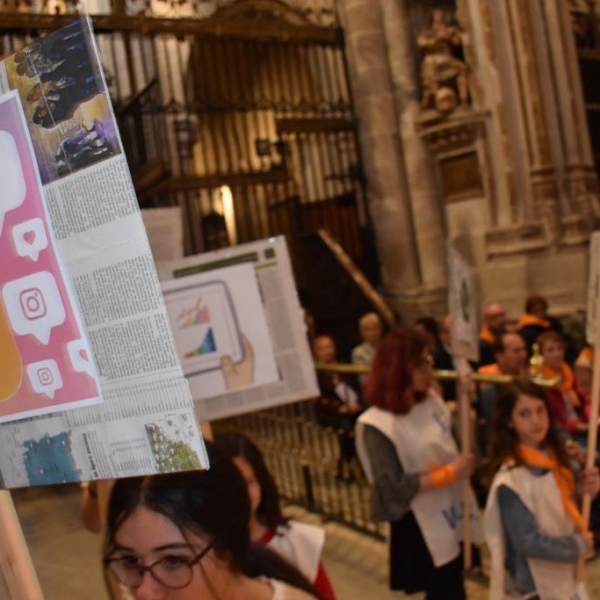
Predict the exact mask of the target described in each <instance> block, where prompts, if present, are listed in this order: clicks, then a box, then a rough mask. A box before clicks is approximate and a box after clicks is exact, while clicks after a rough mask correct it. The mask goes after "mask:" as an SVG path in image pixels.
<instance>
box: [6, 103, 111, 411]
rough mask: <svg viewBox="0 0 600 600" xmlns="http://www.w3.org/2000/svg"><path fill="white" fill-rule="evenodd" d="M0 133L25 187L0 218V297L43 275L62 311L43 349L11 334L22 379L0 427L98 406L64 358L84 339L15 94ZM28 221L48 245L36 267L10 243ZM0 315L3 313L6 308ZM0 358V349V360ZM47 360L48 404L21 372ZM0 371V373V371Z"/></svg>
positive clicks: (90, 383)
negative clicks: (51, 382) (50, 372)
mask: <svg viewBox="0 0 600 600" xmlns="http://www.w3.org/2000/svg"><path fill="white" fill-rule="evenodd" d="M0 131H7V132H8V133H10V134H11V135H12V137H13V138H14V140H15V142H16V145H17V149H18V153H19V157H20V160H21V167H22V169H23V173H24V176H25V182H26V196H25V200H24V202H23V203H22V204H21V205H20V206H19V207H18V208H15V209H14V210H9V211H8V212H7V213H6V214H5V217H4V224H3V227H2V232H1V234H0V292H1V291H3V290H4V288H5V286H6V284H7V283H8V282H10V281H13V280H15V279H20V278H22V277H26V276H28V275H32V274H34V273H38V272H41V271H48V272H50V273H52V275H53V276H54V279H55V281H56V283H57V286H58V291H59V294H60V298H61V300H62V305H63V307H64V311H65V319H64V322H63V323H62V324H60V325H58V326H56V327H53V328H52V329H51V334H50V341H49V343H48V344H47V345H44V344H43V343H42V342H41V341H40V340H39V339H38V338H37V337H35V336H34V335H31V334H28V335H18V334H17V333H15V332H14V331H13V337H14V340H15V342H16V345H17V348H18V351H19V353H20V356H21V363H22V378H21V385H20V387H19V388H18V389H17V391H16V393H15V394H14V395H13V396H11V397H10V398H8V399H2V398H0V422H2V421H9V420H15V419H19V418H23V417H26V416H31V415H35V414H44V413H49V412H53V411H57V410H64V409H69V408H76V407H77V406H81V405H82V404H95V403H98V402H101V401H102V399H101V397H100V390H99V386H98V382H97V379H96V378H95V377H93V376H90V375H88V374H87V373H85V372H77V371H75V369H74V368H73V366H72V364H71V360H70V357H69V354H68V352H67V343H68V342H71V341H73V340H80V339H82V338H83V339H85V337H84V335H83V333H82V330H81V328H80V325H79V323H78V320H77V319H76V317H75V312H74V307H73V306H74V304H73V300H72V298H71V297H70V294H69V293H68V291H67V287H66V285H65V276H64V275H63V269H62V267H61V265H60V262H59V259H58V256H57V251H56V248H55V246H54V242H53V238H52V236H51V234H50V227H49V223H48V219H47V215H46V212H45V210H44V204H43V202H44V200H43V195H42V192H41V190H40V182H39V176H38V172H37V169H36V165H35V162H34V158H33V156H34V155H33V149H32V147H31V143H30V141H29V137H28V130H27V126H26V123H25V121H24V117H23V113H22V109H21V106H20V100H19V98H18V96H17V95H16V94H15V93H12V94H10V95H6V96H4V98H2V99H0ZM6 169H7V164H6V162H5V164H4V165H3V156H2V155H0V207H2V206H3V205H2V179H3V175H2V173H3V172H4V173H6ZM4 209H5V206H4V207H3V210H4ZM34 218H39V219H41V220H42V222H43V223H44V228H45V232H46V237H47V239H48V245H47V247H46V248H45V249H43V250H42V251H41V252H40V254H39V257H38V259H37V261H34V260H33V259H32V258H30V257H28V256H19V254H18V253H17V250H16V247H15V243H14V241H13V228H14V227H15V226H16V225H19V224H21V223H23V222H25V221H29V220H30V219H34ZM0 302H1V303H3V304H4V299H3V296H2V293H0ZM75 306H76V305H75ZM4 309H5V312H6V313H8V311H7V310H6V306H4ZM0 318H1V316H0ZM9 323H10V320H9ZM86 347H87V346H86ZM1 353H2V352H1V349H0V356H1ZM82 356H88V357H89V359H90V361H91V354H90V353H89V347H87V350H86V351H84V352H83V353H82ZM47 359H53V360H55V361H56V363H57V365H58V369H59V371H60V377H61V378H62V387H61V388H60V389H57V390H56V391H55V395H54V398H49V397H48V396H47V395H46V394H44V393H36V392H35V391H34V389H33V387H32V386H31V383H30V381H29V377H28V375H27V369H26V366H27V365H28V364H30V363H34V362H38V361H42V360H47ZM91 365H93V362H91ZM0 368H2V366H1V365H0ZM91 368H92V369H93V372H94V373H96V371H95V368H94V367H93V366H92V367H91Z"/></svg>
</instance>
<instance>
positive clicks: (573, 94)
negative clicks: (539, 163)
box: [531, 0, 598, 244]
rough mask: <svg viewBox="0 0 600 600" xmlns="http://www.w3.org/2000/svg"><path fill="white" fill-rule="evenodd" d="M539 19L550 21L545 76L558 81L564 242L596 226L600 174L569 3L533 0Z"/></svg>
mask: <svg viewBox="0 0 600 600" xmlns="http://www.w3.org/2000/svg"><path fill="white" fill-rule="evenodd" d="M531 10H532V13H533V17H534V20H535V21H536V22H537V21H538V19H539V20H540V23H541V24H542V25H545V28H544V31H543V34H541V35H540V36H539V37H540V42H541V44H540V46H541V47H540V49H539V50H540V54H543V53H545V54H546V55H547V56H548V60H547V62H548V70H547V72H546V73H545V74H544V77H548V79H549V81H550V82H553V83H554V87H553V89H551V90H549V93H548V94H546V101H547V103H549V104H551V105H552V106H556V107H558V109H559V111H557V113H558V112H559V114H560V119H557V121H558V123H557V130H558V135H557V136H556V145H554V144H553V148H555V147H556V148H557V150H558V152H557V154H558V156H557V160H559V161H560V162H559V165H558V168H559V169H560V172H561V174H562V177H563V182H564V185H563V189H564V197H563V206H562V208H563V213H564V215H565V217H564V219H563V230H564V235H563V239H562V243H563V244H573V243H575V244H576V243H581V242H586V241H587V237H588V235H589V232H590V231H591V229H592V228H593V225H594V219H593V213H594V208H597V203H598V178H597V175H596V171H595V168H594V162H593V156H592V149H591V143H590V136H589V130H588V125H587V115H586V110H585V101H584V97H583V89H582V83H581V76H580V73H579V60H578V56H577V48H576V43H575V36H574V34H573V31H572V28H571V25H570V23H571V19H570V14H569V6H568V2H565V1H564V0H549V1H543V2H542V1H541V0H537V2H534V3H532V5H531Z"/></svg>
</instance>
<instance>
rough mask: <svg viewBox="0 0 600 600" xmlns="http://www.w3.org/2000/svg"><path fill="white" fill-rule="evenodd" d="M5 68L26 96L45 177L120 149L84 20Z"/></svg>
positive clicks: (25, 51) (10, 80)
mask: <svg viewBox="0 0 600 600" xmlns="http://www.w3.org/2000/svg"><path fill="white" fill-rule="evenodd" d="M3 68H4V69H5V70H6V78H7V80H8V84H9V86H10V88H11V89H16V90H18V92H19V95H20V97H21V100H22V103H23V110H24V112H25V118H26V120H27V123H28V125H29V131H30V134H31V137H32V138H33V140H34V148H35V152H36V157H37V161H38V165H39V169H40V177H41V179H42V183H44V184H46V183H50V182H52V181H55V180H56V179H59V178H61V177H65V176H67V175H70V174H71V173H74V172H76V171H79V170H80V169H83V168H84V167H88V166H90V165H92V164H95V163H97V162H99V161H101V160H104V159H106V158H110V157H112V156H115V155H116V154H120V152H121V145H120V142H119V138H118V135H117V131H116V129H115V124H114V121H113V119H112V114H111V109H110V100H109V99H108V97H107V94H106V88H105V86H104V84H103V81H102V76H101V73H100V70H99V67H98V64H97V62H96V59H95V53H94V51H93V46H92V40H91V37H90V35H89V31H88V30H87V29H86V28H85V27H84V26H83V24H82V21H80V20H76V21H73V22H72V23H70V24H69V25H67V26H65V27H63V28H61V29H59V30H58V31H56V32H53V33H50V34H49V35H47V36H46V37H44V38H43V39H41V40H39V41H37V42H35V43H33V44H30V45H29V46H26V47H25V48H23V49H22V50H19V51H18V52H15V53H14V54H13V55H11V56H9V57H8V58H7V59H5V60H4V62H3Z"/></svg>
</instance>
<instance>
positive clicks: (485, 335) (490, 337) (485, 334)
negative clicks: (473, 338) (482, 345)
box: [479, 325, 496, 344]
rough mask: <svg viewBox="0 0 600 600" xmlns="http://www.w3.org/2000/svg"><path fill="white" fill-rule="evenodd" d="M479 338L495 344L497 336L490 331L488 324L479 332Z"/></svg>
mask: <svg viewBox="0 0 600 600" xmlns="http://www.w3.org/2000/svg"><path fill="white" fill-rule="evenodd" d="M479 339H480V340H483V341H484V342H487V343H488V344H493V343H494V340H495V339H496V336H495V335H494V334H493V333H492V332H491V331H490V328H489V327H488V326H487V325H484V326H483V327H482V328H481V331H480V332H479Z"/></svg>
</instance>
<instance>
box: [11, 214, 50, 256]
mask: <svg viewBox="0 0 600 600" xmlns="http://www.w3.org/2000/svg"><path fill="white" fill-rule="evenodd" d="M12 236H13V243H14V245H15V249H16V250H17V254H18V255H19V256H28V257H29V258H30V259H31V260H33V261H34V262H37V259H38V258H39V256H40V252H41V251H42V250H45V249H46V248H47V247H48V237H47V236H46V229H45V228H44V222H43V221H42V220H41V219H40V218H35V219H30V220H29V221H25V222H23V223H19V224H18V225H15V226H14V227H13V230H12Z"/></svg>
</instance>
